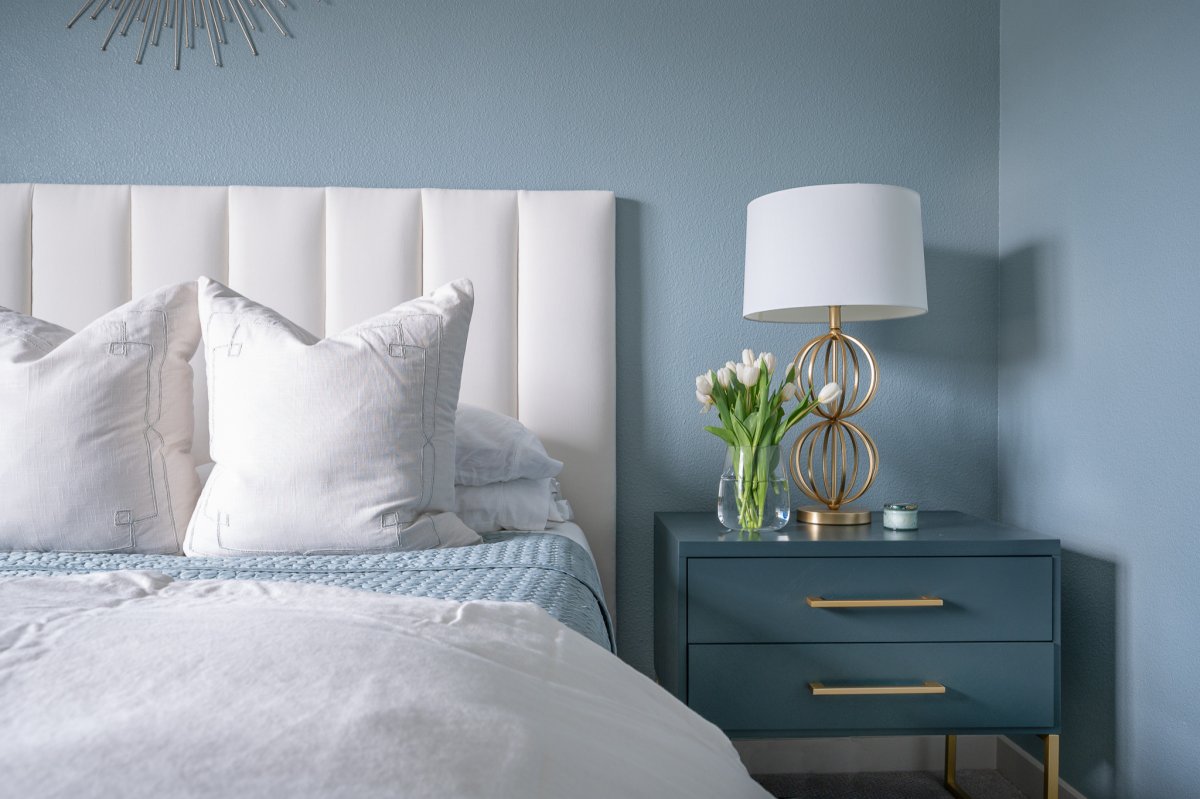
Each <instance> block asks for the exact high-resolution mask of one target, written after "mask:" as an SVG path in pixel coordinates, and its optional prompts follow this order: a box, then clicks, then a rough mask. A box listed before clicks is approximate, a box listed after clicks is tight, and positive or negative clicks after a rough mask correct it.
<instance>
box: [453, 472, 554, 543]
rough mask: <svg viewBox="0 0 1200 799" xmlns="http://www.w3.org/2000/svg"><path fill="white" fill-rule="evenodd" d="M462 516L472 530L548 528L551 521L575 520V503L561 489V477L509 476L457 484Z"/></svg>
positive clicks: (458, 508) (487, 531) (486, 531)
mask: <svg viewBox="0 0 1200 799" xmlns="http://www.w3.org/2000/svg"><path fill="white" fill-rule="evenodd" d="M456 491H457V492H458V505H457V508H456V510H457V511H458V517H459V518H460V519H462V520H463V522H464V523H466V524H467V525H469V526H470V527H471V529H472V530H477V531H479V532H481V533H490V532H494V531H496V530H532V531H537V530H545V529H546V525H547V524H548V523H549V522H569V521H571V518H572V514H571V506H570V504H569V503H568V502H567V501H566V500H565V499H563V498H562V496H561V495H560V494H559V493H558V481H557V480H555V479H554V478H550V477H547V478H543V479H541V480H509V481H507V482H504V483H489V484H487V485H482V486H457V487H456Z"/></svg>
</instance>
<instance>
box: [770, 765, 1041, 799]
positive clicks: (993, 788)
mask: <svg viewBox="0 0 1200 799" xmlns="http://www.w3.org/2000/svg"><path fill="white" fill-rule="evenodd" d="M754 779H756V780H758V781H759V783H760V784H761V785H762V786H763V787H764V788H766V789H767V790H768V791H770V792H771V793H772V794H774V795H775V796H777V797H780V799H946V797H948V796H950V794H948V793H947V792H946V790H945V789H944V788H943V787H942V777H941V775H940V774H933V773H930V772H927V771H877V772H869V773H863V774H760V775H757V776H755V778H754ZM958 784H959V785H961V786H962V788H963V790H965V791H967V792H968V793H969V794H971V797H972V799H1027V797H1026V796H1025V794H1023V793H1021V792H1020V791H1018V790H1017V788H1016V786H1014V785H1013V784H1012V783H1011V782H1009V781H1008V780H1006V779H1004V777H1001V776H1000V774H999V773H998V772H995V771H972V770H964V771H960V772H959V773H958Z"/></svg>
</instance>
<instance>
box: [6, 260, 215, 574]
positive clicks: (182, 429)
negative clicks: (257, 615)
mask: <svg viewBox="0 0 1200 799" xmlns="http://www.w3.org/2000/svg"><path fill="white" fill-rule="evenodd" d="M199 340H200V323H199V319H198V318H197V316H196V284H195V283H184V284H181V285H176V286H168V287H166V288H162V289H159V290H158V291H156V292H154V293H152V294H149V295H147V296H145V297H142V298H141V299H138V300H134V301H132V302H129V303H126V304H125V305H122V306H121V307H120V308H117V309H116V310H114V311H110V312H108V313H106V314H105V315H104V316H102V317H100V318H99V319H97V320H96V321H94V322H92V323H91V324H90V325H88V326H87V327H85V328H84V329H83V330H81V331H79V332H78V333H74V334H72V333H71V331H69V330H66V329H64V328H62V327H59V326H58V325H54V324H51V323H49V322H44V321H41V320H38V319H34V318H33V317H30V316H26V315H24V314H21V313H18V312H16V311H11V310H9V309H7V308H0V486H3V489H0V491H2V496H3V507H2V508H0V550H5V551H8V550H37V551H69V552H147V553H177V552H179V549H180V545H181V544H182V542H183V533H184V530H185V529H186V527H187V523H188V518H189V517H190V516H191V513H192V509H193V507H194V506H195V504H196V496H197V495H198V494H199V492H200V481H199V480H198V479H197V477H196V472H195V469H194V466H195V464H193V463H192V455H191V450H192V368H191V367H190V366H189V365H188V359H189V358H191V357H192V354H193V353H194V352H195V351H196V345H197V344H198V342H199Z"/></svg>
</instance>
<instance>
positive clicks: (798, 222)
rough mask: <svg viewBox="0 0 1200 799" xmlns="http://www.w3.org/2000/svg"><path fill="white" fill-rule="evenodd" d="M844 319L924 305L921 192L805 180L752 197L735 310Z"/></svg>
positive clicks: (885, 315)
mask: <svg viewBox="0 0 1200 799" xmlns="http://www.w3.org/2000/svg"><path fill="white" fill-rule="evenodd" d="M830 305H840V306H841V307H842V319H843V321H847V322H856V321H866V320H871V319H899V318H901V317H904V316H916V315H917V314H922V313H925V312H926V311H928V310H929V300H928V299H927V298H926V295H925V250H924V246H923V244H922V237H921V197H920V195H918V194H917V193H916V192H915V191H912V190H911V189H904V188H901V187H899V186H881V185H875V184H870V183H845V184H836V185H831V186H805V187H803V188H799V189H787V190H786V191H777V192H775V193H773V194H767V195H764V196H762V197H759V198H758V199H757V200H754V201H753V202H751V203H750V206H749V208H748V209H747V213H746V275H745V287H744V291H743V305H742V312H743V314H744V316H745V317H746V318H747V319H752V320H754V321H758V322H824V321H827V320H828V318H829V312H828V310H827V309H828V306H830Z"/></svg>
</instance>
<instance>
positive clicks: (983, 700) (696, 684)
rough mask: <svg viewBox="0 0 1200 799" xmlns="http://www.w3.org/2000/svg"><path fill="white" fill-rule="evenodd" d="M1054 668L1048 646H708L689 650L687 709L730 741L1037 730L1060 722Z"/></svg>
mask: <svg viewBox="0 0 1200 799" xmlns="http://www.w3.org/2000/svg"><path fill="white" fill-rule="evenodd" d="M1055 669H1056V666H1055V645H1054V644H1052V643H961V644H767V645H746V644H730V645H724V644H702V645H693V646H689V647H688V705H690V706H691V707H692V708H693V709H694V710H696V711H697V712H698V713H700V715H702V716H704V717H705V718H706V719H708V720H709V721H711V722H713V723H714V724H716V725H717V726H719V727H720V728H721V729H723V730H725V731H726V732H727V733H730V734H733V735H736V734H739V733H740V734H747V735H762V734H772V735H786V734H789V733H791V734H797V735H804V734H806V733H808V732H817V731H820V732H823V733H834V732H837V733H841V734H853V733H856V732H861V733H870V732H880V731H891V732H911V733H919V732H923V731H937V732H946V731H947V730H958V731H966V730H972V729H978V730H987V729H1015V728H1024V729H1030V730H1039V729H1049V728H1052V727H1053V726H1054V725H1055V723H1056V720H1055V688H1054V686H1055V674H1056V671H1055ZM814 682H815V683H821V684H822V685H823V686H824V687H827V688H835V689H850V690H862V689H863V688H874V689H879V688H883V689H885V690H890V689H892V688H894V687H895V686H904V687H907V686H926V688H925V689H926V690H937V687H936V685H929V684H930V683H934V684H937V685H940V686H944V687H945V693H922V694H887V693H884V694H873V695H853V694H851V695H844V694H833V695H816V694H814V693H813V690H812V688H811V687H810V683H814Z"/></svg>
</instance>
